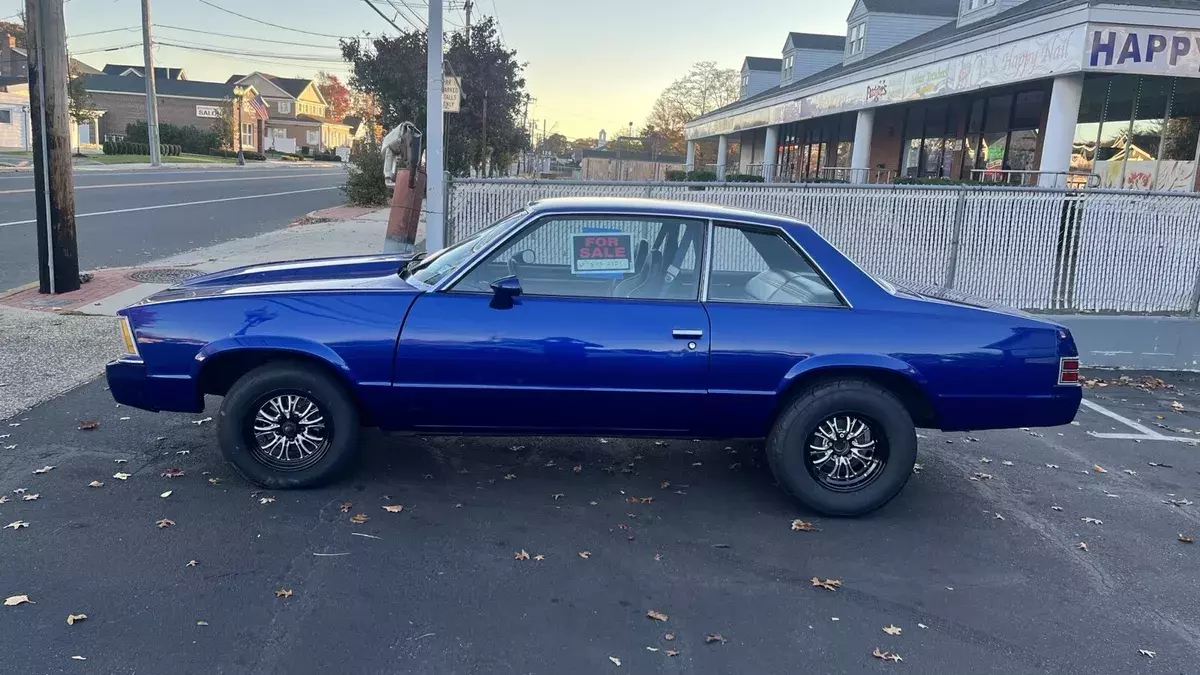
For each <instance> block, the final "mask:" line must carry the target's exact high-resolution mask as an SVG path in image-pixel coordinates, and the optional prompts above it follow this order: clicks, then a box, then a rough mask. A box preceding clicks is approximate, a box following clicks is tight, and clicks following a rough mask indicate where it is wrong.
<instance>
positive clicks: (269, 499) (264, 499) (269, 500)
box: [258, 497, 386, 508]
mask: <svg viewBox="0 0 1200 675" xmlns="http://www.w3.org/2000/svg"><path fill="white" fill-rule="evenodd" d="M258 503H259V504H273V503H275V498H274V497H259V498H258ZM385 508H386V507H385Z"/></svg>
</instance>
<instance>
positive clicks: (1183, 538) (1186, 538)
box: [1179, 534, 1196, 544]
mask: <svg viewBox="0 0 1200 675" xmlns="http://www.w3.org/2000/svg"><path fill="white" fill-rule="evenodd" d="M1179 541H1182V542H1183V543H1185V544H1194V543H1196V538H1195V537H1192V536H1190V535H1186V534H1181V535H1179Z"/></svg>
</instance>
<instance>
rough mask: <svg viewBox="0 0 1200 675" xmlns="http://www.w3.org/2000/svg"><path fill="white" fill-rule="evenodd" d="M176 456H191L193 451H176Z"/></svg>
mask: <svg viewBox="0 0 1200 675" xmlns="http://www.w3.org/2000/svg"><path fill="white" fill-rule="evenodd" d="M175 454H177V455H190V454H192V451H191V450H176V451H175Z"/></svg>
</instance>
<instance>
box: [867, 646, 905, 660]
mask: <svg viewBox="0 0 1200 675" xmlns="http://www.w3.org/2000/svg"><path fill="white" fill-rule="evenodd" d="M871 656H874V657H875V658H877V659H879V660H881V661H896V662H900V661H903V660H904V659H903V658H901V657H900V655H899V654H897V653H895V652H887V651H884V650H882V649H880V648H879V647H876V648H875V651H873V652H871Z"/></svg>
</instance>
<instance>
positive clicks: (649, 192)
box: [646, 182, 654, 199]
mask: <svg viewBox="0 0 1200 675" xmlns="http://www.w3.org/2000/svg"><path fill="white" fill-rule="evenodd" d="M646 199H654V183H652V182H651V183H647V184H646Z"/></svg>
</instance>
